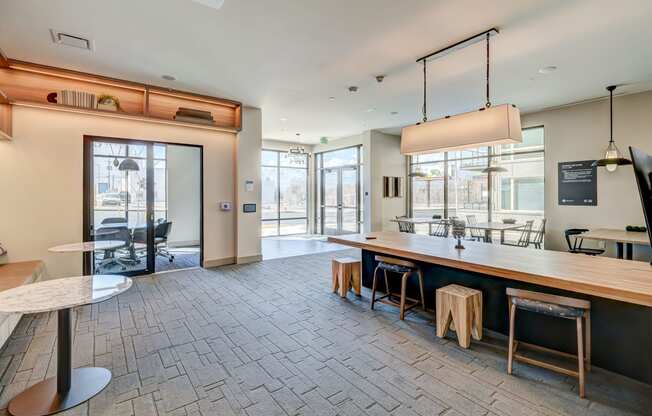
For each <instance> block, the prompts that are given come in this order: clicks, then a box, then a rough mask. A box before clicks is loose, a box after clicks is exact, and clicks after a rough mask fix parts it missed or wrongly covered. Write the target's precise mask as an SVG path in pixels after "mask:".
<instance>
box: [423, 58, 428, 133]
mask: <svg viewBox="0 0 652 416" xmlns="http://www.w3.org/2000/svg"><path fill="white" fill-rule="evenodd" d="M426 75H427V73H426V60H425V59H424V60H423V122H424V123H425V122H426V121H428V107H427V104H426V87H427V81H426V79H427V78H426Z"/></svg>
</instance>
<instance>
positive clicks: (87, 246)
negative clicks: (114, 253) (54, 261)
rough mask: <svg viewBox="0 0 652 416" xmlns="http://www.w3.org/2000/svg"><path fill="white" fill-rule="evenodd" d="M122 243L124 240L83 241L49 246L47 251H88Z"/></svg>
mask: <svg viewBox="0 0 652 416" xmlns="http://www.w3.org/2000/svg"><path fill="white" fill-rule="evenodd" d="M124 244H125V242H124V241H119V240H100V241H85V242H83V243H71V244H63V245H60V246H55V247H50V248H49V249H48V251H51V252H53V253H79V252H83V253H88V252H90V251H95V250H111V249H112V248H118V247H122V246H124Z"/></svg>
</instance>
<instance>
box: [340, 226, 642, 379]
mask: <svg viewBox="0 0 652 416" xmlns="http://www.w3.org/2000/svg"><path fill="white" fill-rule="evenodd" d="M367 236H372V237H376V238H375V239H367V238H366V237H367ZM328 241H330V242H333V243H337V244H342V245H347V246H351V247H357V248H360V249H362V282H363V285H364V286H366V287H370V286H371V280H372V275H373V271H374V268H375V265H376V262H375V260H374V256H375V255H376V254H383V255H390V256H395V257H398V258H402V259H408V260H411V261H416V262H418V264H419V265H420V266H421V268H422V270H423V273H424V276H425V279H424V280H425V282H424V285H425V291H426V307H427V308H428V309H434V307H435V305H434V302H435V289H437V288H438V287H442V286H446V285H448V284H451V283H458V284H461V285H464V286H468V287H472V288H475V289H478V290H481V291H482V292H483V297H484V313H483V315H484V322H483V325H484V327H486V328H488V329H490V330H492V331H496V332H499V333H502V334H508V329H509V327H508V312H507V311H508V310H507V297H506V295H505V290H506V288H507V287H514V288H518V289H526V290H535V291H541V292H546V293H552V294H559V295H565V296H572V297H577V298H581V299H588V300H590V301H591V304H592V312H591V313H592V338H593V339H592V348H593V357H592V360H593V363H594V364H595V365H596V366H598V367H601V368H604V369H607V370H610V371H614V372H616V373H619V374H623V375H625V376H628V377H631V378H634V379H637V380H640V381H643V382H645V383H649V384H652V265H650V264H649V263H645V262H638V261H627V260H620V259H614V258H607V257H593V256H585V255H581V254H571V253H565V252H558V251H550V250H535V249H528V248H522V247H512V246H502V245H494V244H484V243H478V242H473V241H464V242H463V244H464V246H465V247H466V249H464V250H457V249H455V248H454V246H455V240H453V239H450V238H437V237H429V236H424V235H417V234H408V233H398V232H375V233H368V234H364V235H363V234H355V235H344V236H331V237H329V238H328ZM417 290H418V289H417V285H416V282H410V284H409V286H408V296H412V297H416V295H417ZM519 313H520V315H519V319H518V320H517V328H516V334H517V338H518V339H520V340H522V341H524V342H529V343H534V344H538V345H542V346H545V347H548V348H554V349H557V350H560V351H565V352H568V353H575V352H576V350H575V346H576V345H577V344H576V340H575V330H576V329H575V326H574V323H573V322H570V321H569V320H565V319H556V318H553V317H548V316H544V315H540V314H531V313H529V312H525V311H524V312H522V313H521V312H519Z"/></svg>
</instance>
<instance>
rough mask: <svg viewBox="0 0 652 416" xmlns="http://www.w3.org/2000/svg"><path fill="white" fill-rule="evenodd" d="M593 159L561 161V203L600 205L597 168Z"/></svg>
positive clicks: (559, 167)
mask: <svg viewBox="0 0 652 416" xmlns="http://www.w3.org/2000/svg"><path fill="white" fill-rule="evenodd" d="M593 162H594V161H593V160H581V161H578V162H560V163H559V165H558V181H559V182H558V193H559V196H558V198H559V205H583V206H586V205H598V175H597V173H598V172H597V168H595V167H592V166H591V164H592V163H593Z"/></svg>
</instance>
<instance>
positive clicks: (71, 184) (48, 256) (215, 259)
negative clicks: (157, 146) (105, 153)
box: [0, 106, 261, 277]
mask: <svg viewBox="0 0 652 416" xmlns="http://www.w3.org/2000/svg"><path fill="white" fill-rule="evenodd" d="M243 121H244V128H243V133H242V134H240V135H239V138H238V140H239V143H238V147H239V152H238V154H240V155H242V160H239V161H238V162H239V163H240V162H242V163H245V162H247V160H246V156H247V155H249V157H250V158H252V159H253V160H252V161H250V162H248V163H247V164H246V165H245V168H246V167H249V166H251V169H253V174H252V175H253V176H252V177H254V178H256V176H255V175H256V172H259V171H260V168H259V160H258V161H257V159H256V158H257V157H259V156H257V155H259V154H260V152H259V151H257V150H259V149H260V145H259V144H258V147H257V148H256V141H258V142H260V140H261V133H260V124H261V116H260V110H245V114H244V118H243ZM13 132H14V140H12V141H0V195H1V196H2V197H1V198H2V203H0V239H1V240H2V242H3V243H4V245H5V247H6V248H7V249H8V250H9V254H8V256H6V257H5V258H3V261H21V260H32V259H41V260H44V261H45V262H46V266H47V269H48V271H49V276H52V277H61V276H69V275H78V274H79V273H81V271H82V268H81V255H80V254H53V253H50V252H48V250H47V249H48V248H49V247H52V246H54V245H58V244H63V243H70V242H77V241H80V240H81V239H82V238H83V233H82V199H83V192H82V185H83V136H84V135H85V134H86V135H96V136H109V137H122V138H133V139H141V140H158V141H163V142H172V143H187V144H199V145H202V146H203V147H204V207H203V211H204V260H205V265H218V264H225V263H232V262H234V261H235V258H236V257H238V256H239V255H240V252H243V253H252V252H256V250H257V249H256V247H259V246H260V243H259V238H258V222H257V221H256V220H255V219H253V224H249V223H250V222H252V221H251V219H250V218H247V219H241V218H237V211H236V210H235V209H234V211H230V212H223V211H220V210H219V206H218V202H219V201H234V200H235V180H234V178H235V171H236V166H235V163H234V161H235V158H234V155H235V152H236V149H235V147H236V135H235V134H233V133H227V132H216V131H212V130H203V129H198V128H187V127H181V126H174V125H162V124H154V123H147V122H141V121H135V120H121V119H114V118H106V117H99V116H94V115H84V114H73V113H65V112H59V111H52V110H44V109H35V108H26V107H18V106H15V107H14V109H13ZM256 136H257V138H256ZM243 137H245V139H244V140H243ZM247 146H251V149H248V147H247ZM245 168H243V171H245ZM243 173H244V172H243ZM259 198H260V197H259V196H258V199H257V198H256V195H255V194H254V195H252V196H251V197H250V198H247V200H251V201H257V200H259ZM234 208H235V207H234ZM236 218H237V219H238V231H239V238H238V239H237V244H236V238H235V233H236ZM258 252H259V250H258Z"/></svg>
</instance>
